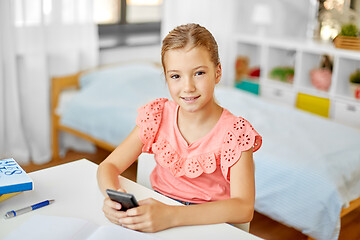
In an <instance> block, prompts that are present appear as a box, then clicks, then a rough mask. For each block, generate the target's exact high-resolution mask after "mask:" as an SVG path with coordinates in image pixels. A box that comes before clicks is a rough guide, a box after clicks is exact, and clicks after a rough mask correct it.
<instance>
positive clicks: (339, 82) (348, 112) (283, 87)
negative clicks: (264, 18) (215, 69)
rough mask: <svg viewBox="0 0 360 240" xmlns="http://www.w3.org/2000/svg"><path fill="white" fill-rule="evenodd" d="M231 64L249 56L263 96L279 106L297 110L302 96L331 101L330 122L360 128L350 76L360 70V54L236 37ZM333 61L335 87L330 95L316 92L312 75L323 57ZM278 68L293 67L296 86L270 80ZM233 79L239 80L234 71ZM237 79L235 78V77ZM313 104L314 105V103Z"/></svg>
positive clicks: (317, 45)
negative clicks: (329, 57)
mask: <svg viewBox="0 0 360 240" xmlns="http://www.w3.org/2000/svg"><path fill="white" fill-rule="evenodd" d="M232 49H235V50H234V51H231V52H232V55H231V58H232V59H231V61H230V62H233V63H235V61H236V57H237V56H247V57H248V58H249V60H250V65H251V66H259V67H260V69H261V71H260V78H259V87H260V96H261V97H264V98H266V99H269V100H272V101H275V102H277V103H281V104H286V105H289V106H293V107H295V106H296V101H297V98H298V94H299V93H300V94H306V95H309V96H314V97H318V98H321V99H325V100H327V99H328V100H329V102H330V108H329V118H331V119H333V120H335V121H338V122H341V123H344V124H348V125H350V126H353V127H356V128H360V100H358V99H355V98H354V97H353V96H352V93H351V90H350V84H349V76H350V74H352V73H353V72H355V70H356V69H360V51H351V50H344V49H337V48H335V47H334V46H333V45H332V44H321V43H316V42H299V41H295V40H290V39H268V38H258V37H254V36H246V35H236V36H235V37H234V38H233V45H232ZM325 54H326V55H329V56H331V57H332V58H333V71H332V79H331V86H330V88H329V90H328V91H322V90H318V89H316V88H315V87H314V86H313V85H312V83H311V79H310V71H311V70H312V69H314V68H317V67H319V66H320V62H321V57H322V56H323V55H325ZM276 66H293V67H294V70H295V73H294V80H293V82H292V83H285V82H280V81H278V80H273V79H271V78H269V73H270V71H271V69H272V68H273V67H276ZM229 70H230V71H232V74H231V75H230V76H235V71H234V69H233V68H232V69H229ZM234 79H235V77H234ZM309 104H312V103H311V102H310V103H309Z"/></svg>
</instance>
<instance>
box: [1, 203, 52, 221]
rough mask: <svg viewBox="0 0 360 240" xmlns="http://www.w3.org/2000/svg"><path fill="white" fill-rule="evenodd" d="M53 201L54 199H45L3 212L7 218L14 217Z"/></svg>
mask: <svg viewBox="0 0 360 240" xmlns="http://www.w3.org/2000/svg"><path fill="white" fill-rule="evenodd" d="M53 202H55V200H46V201H43V202H40V203H36V204H34V205H31V206H29V207H25V208H21V209H19V210H16V211H10V212H7V213H6V214H5V219H9V218H12V217H16V216H17V215H20V214H24V213H27V212H31V211H33V210H35V209H38V208H42V207H45V206H47V205H50V204H52V203H53Z"/></svg>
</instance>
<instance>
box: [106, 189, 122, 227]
mask: <svg viewBox="0 0 360 240" xmlns="http://www.w3.org/2000/svg"><path fill="white" fill-rule="evenodd" d="M117 191H119V192H124V193H126V190H125V189H122V188H119V189H118V190H117ZM121 207H122V206H121V204H120V203H118V202H115V201H112V200H111V199H110V198H109V197H106V198H105V199H104V205H103V212H104V214H105V217H106V218H107V219H109V220H110V222H112V223H115V224H118V225H120V224H119V219H120V218H123V217H125V216H126V213H125V212H124V211H120V209H121Z"/></svg>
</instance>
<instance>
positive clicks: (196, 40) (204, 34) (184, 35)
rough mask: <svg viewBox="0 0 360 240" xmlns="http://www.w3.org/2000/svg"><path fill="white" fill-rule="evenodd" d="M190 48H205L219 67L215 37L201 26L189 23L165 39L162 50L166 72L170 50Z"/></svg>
mask: <svg viewBox="0 0 360 240" xmlns="http://www.w3.org/2000/svg"><path fill="white" fill-rule="evenodd" d="M187 46H189V47H190V48H195V47H205V48H206V49H207V50H208V52H209V54H210V58H211V61H212V62H213V63H214V64H215V66H217V65H218V64H219V63H220V59H219V53H218V45H217V43H216V40H215V38H214V37H213V35H212V34H211V33H210V32H209V31H208V30H207V29H206V28H205V27H202V26H200V25H199V24H195V23H189V24H186V25H180V26H177V27H176V28H174V29H173V30H172V31H170V32H169V34H168V35H167V36H166V37H165V38H164V40H163V42H162V48H161V63H162V65H163V68H164V71H165V64H164V63H165V60H164V59H165V54H166V52H167V51H169V50H173V49H180V48H185V47H187Z"/></svg>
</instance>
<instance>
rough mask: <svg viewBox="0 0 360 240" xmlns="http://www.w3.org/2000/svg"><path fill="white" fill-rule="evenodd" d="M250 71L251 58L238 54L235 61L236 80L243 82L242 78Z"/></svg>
mask: <svg viewBox="0 0 360 240" xmlns="http://www.w3.org/2000/svg"><path fill="white" fill-rule="evenodd" d="M248 72H249V58H248V57H246V56H238V57H237V58H236V63H235V80H236V82H241V79H242V78H244V77H246V76H247V75H248Z"/></svg>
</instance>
